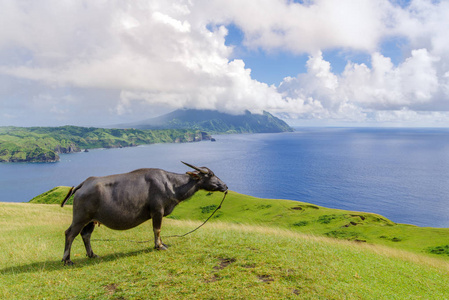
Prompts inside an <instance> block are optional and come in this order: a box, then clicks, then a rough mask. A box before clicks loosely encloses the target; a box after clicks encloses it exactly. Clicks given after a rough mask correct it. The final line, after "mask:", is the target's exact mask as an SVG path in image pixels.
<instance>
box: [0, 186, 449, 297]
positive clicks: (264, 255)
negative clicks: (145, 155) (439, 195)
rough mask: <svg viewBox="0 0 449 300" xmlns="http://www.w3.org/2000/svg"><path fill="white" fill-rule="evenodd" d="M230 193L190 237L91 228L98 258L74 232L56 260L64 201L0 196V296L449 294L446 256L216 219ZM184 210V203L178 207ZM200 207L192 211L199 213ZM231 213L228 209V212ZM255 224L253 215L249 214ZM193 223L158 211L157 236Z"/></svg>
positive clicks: (67, 211) (67, 213) (65, 217)
mask: <svg viewBox="0 0 449 300" xmlns="http://www.w3.org/2000/svg"><path fill="white" fill-rule="evenodd" d="M220 196H221V195H220V194H217V195H215V194H214V195H212V196H206V195H202V196H201V197H197V198H195V199H191V200H190V201H189V202H187V204H188V205H193V206H195V204H194V203H193V202H196V201H199V200H201V198H206V199H204V201H205V203H206V204H207V205H214V204H215V203H217V202H219V201H220ZM238 198H240V197H239V195H238V194H235V193H232V194H231V195H229V199H227V200H226V201H225V204H224V206H223V211H222V215H221V216H220V217H219V218H218V220H217V219H216V220H214V221H211V223H208V224H207V225H206V226H204V227H202V228H201V229H200V230H198V231H196V232H195V233H193V234H192V235H189V236H187V237H185V238H165V239H164V241H165V242H166V243H167V244H169V246H170V248H169V250H168V251H156V250H153V249H152V230H151V222H147V223H144V224H143V225H141V226H139V227H137V228H134V229H132V230H127V231H114V230H110V229H108V228H106V227H105V226H100V227H97V228H96V229H95V231H94V235H93V240H92V245H93V247H94V251H95V252H96V253H97V254H98V255H99V256H100V258H97V259H88V258H86V257H85V250H84V246H83V243H82V241H81V239H80V238H79V237H78V238H77V239H76V240H75V242H74V244H73V248H72V257H73V260H74V262H75V263H76V265H75V266H74V267H64V266H63V263H62V262H61V261H60V259H61V257H62V253H63V246H64V231H65V229H67V227H68V226H69V224H70V222H71V206H67V207H64V208H61V207H59V206H58V205H47V204H46V205H43V204H29V203H0V216H1V218H0V245H1V247H0V274H1V275H0V298H1V299H88V298H92V299H297V298H299V299H418V298H420V299H447V298H448V297H449V291H448V289H447V286H449V276H448V275H449V265H448V262H447V260H442V259H438V258H432V257H429V256H426V255H419V254H412V253H410V252H406V251H400V250H395V249H392V248H389V247H385V246H377V245H376V246H375V245H370V244H368V243H355V242H349V241H343V240H335V239H330V238H324V237H318V236H314V235H309V234H303V233H300V232H297V231H294V230H289V229H283V228H276V227H275V226H265V225H261V224H260V225H254V224H253V225H249V224H243V223H241V224H239V223H237V222H224V221H219V219H221V218H223V220H224V218H225V217H226V214H227V212H228V211H229V210H232V205H234V204H236V202H235V201H237V199H238ZM248 199H249V198H248ZM248 199H247V198H244V199H240V200H241V202H244V201H246V200H248ZM228 200H229V202H228ZM254 201H256V200H254ZM256 202H257V201H256ZM256 202H254V203H251V201H250V203H249V206H250V207H251V206H253V205H270V204H271V202H270V201H269V202H262V203H263V204H257V203H256ZM213 203H214V204H213ZM241 205H244V203H240V206H241ZM203 206H204V203H203V204H201V207H203ZM293 207H294V206H293ZM180 208H181V207H180ZM287 208H289V205H287ZM184 209H187V207H184V208H182V209H181V210H184ZM266 209H270V208H266ZM312 209H313V208H312ZM319 209H321V208H319ZM202 210H207V209H202ZM202 210H200V211H196V212H194V215H198V216H199V215H200V214H201V215H202V214H206V212H203V211H202ZM237 212H238V211H234V212H233V214H234V216H233V218H236V217H237V216H236V214H237ZM181 214H184V213H182V212H181V211H179V212H177V218H180V217H181ZM261 214H262V215H263V213H261ZM247 216H249V215H247ZM185 217H186V218H187V217H190V215H186V216H185ZM257 222H259V223H261V222H260V221H254V223H257ZM199 224H200V222H198V221H187V220H175V219H166V220H165V221H164V225H163V232H162V234H163V236H168V235H173V234H182V233H184V232H186V231H188V230H190V229H192V228H194V227H196V226H197V225H199ZM148 239H149V240H151V241H150V242H148V243H143V244H142V243H134V242H132V241H142V240H148Z"/></svg>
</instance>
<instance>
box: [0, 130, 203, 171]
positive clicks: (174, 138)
mask: <svg viewBox="0 0 449 300" xmlns="http://www.w3.org/2000/svg"><path fill="white" fill-rule="evenodd" d="M202 139H210V136H209V135H208V134H207V133H204V132H200V131H197V130H186V129H165V130H137V129H104V128H94V127H89V128H88V127H77V126H63V127H0V162H54V161H58V160H59V154H60V153H72V152H79V151H81V150H82V149H92V148H118V147H129V146H137V145H143V144H153V143H173V142H176V143H182V142H192V141H198V140H202Z"/></svg>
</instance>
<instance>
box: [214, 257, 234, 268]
mask: <svg viewBox="0 0 449 300" xmlns="http://www.w3.org/2000/svg"><path fill="white" fill-rule="evenodd" d="M218 260H219V261H220V264H219V265H218V266H215V267H214V270H223V269H224V268H226V267H227V266H229V265H230V264H232V263H233V262H235V261H236V259H235V258H224V257H219V258H218Z"/></svg>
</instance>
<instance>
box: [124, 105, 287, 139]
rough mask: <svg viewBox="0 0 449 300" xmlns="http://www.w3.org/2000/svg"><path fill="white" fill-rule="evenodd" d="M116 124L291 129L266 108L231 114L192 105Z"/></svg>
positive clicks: (226, 130)
mask: <svg viewBox="0 0 449 300" xmlns="http://www.w3.org/2000/svg"><path fill="white" fill-rule="evenodd" d="M119 127H120V128H137V129H165V128H171V129H195V130H201V131H206V132H208V133H274V132H286V131H293V129H292V128H291V127H290V126H288V124H287V123H285V122H284V121H282V120H281V119H279V118H276V117H275V116H273V115H272V114H270V113H268V112H264V113H263V114H261V115H258V114H252V113H250V112H249V111H247V112H246V113H245V114H243V115H231V114H226V113H221V112H218V111H213V110H195V109H179V110H176V111H173V112H171V113H169V114H166V115H163V116H160V117H156V118H152V119H147V120H144V121H141V122H137V123H130V124H121V125H119Z"/></svg>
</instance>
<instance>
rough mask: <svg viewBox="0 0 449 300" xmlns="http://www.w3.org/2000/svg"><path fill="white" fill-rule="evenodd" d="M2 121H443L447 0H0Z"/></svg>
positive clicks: (446, 120) (447, 81) (448, 96)
mask: <svg viewBox="0 0 449 300" xmlns="http://www.w3.org/2000/svg"><path fill="white" fill-rule="evenodd" d="M0 14H1V18H0V20H1V22H2V26H0V126H4V125H15V126H34V125H39V126H57V125H65V124H74V125H84V126H104V125H110V124H118V123H125V122H135V121H138V120H142V119H147V118H149V117H154V116H157V115H160V114H163V113H167V112H170V111H172V110H175V109H178V108H197V109H217V110H220V111H223V112H228V113H233V114H239V113H242V112H244V111H245V110H250V111H251V112H253V113H260V112H262V111H264V110H266V111H269V112H271V113H273V114H275V115H277V116H279V117H282V118H284V119H285V120H286V121H287V122H289V123H290V124H292V125H303V126H431V127H447V126H449V112H448V111H449V42H448V40H447V37H446V36H447V32H448V30H449V17H448V16H449V2H448V1H430V0H412V1H402V0H357V1H356V0H340V1H334V0H314V1H312V0H309V1H287V0H285V1H284V0H272V1H263V2H261V1H256V0H252V1H251V0H248V1H237V0H210V1H206V0H191V1H186V0H170V1H162V0H151V1H148V0H140V1H121V2H117V1H101V2H100V1H88V2H80V1H67V2H64V3H62V2H55V1H52V0H42V1H39V3H37V2H33V1H32V2H27V3H24V2H18V1H13V0H6V1H2V2H1V3H0Z"/></svg>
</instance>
